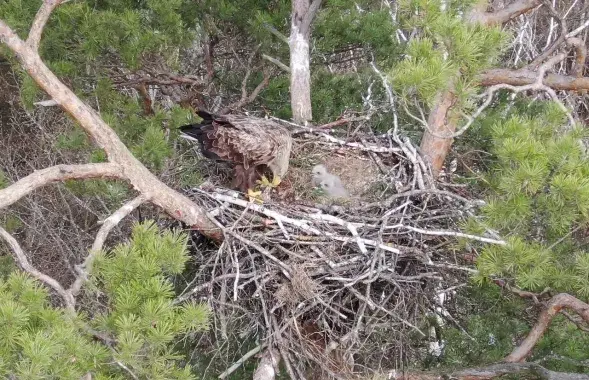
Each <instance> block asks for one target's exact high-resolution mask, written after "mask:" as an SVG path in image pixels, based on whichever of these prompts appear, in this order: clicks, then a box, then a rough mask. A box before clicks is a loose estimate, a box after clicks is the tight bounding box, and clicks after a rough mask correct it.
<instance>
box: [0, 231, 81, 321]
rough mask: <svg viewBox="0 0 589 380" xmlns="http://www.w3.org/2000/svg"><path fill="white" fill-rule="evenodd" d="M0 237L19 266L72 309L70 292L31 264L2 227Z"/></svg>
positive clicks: (72, 301)
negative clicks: (50, 289)
mask: <svg viewBox="0 0 589 380" xmlns="http://www.w3.org/2000/svg"><path fill="white" fill-rule="evenodd" d="M0 237H2V238H3V239H4V240H5V241H6V243H7V244H8V246H9V247H10V249H12V252H13V253H14V258H15V261H16V262H17V264H18V265H19V266H20V267H21V269H22V270H24V271H25V272H27V273H29V274H30V275H31V276H33V277H34V278H36V279H37V280H39V281H41V282H43V283H45V284H46V285H48V286H49V287H50V288H52V289H53V290H55V292H56V293H57V294H59V296H60V297H61V298H62V299H63V301H64V302H65V305H66V308H67V309H68V310H70V311H73V310H74V306H75V304H76V303H75V300H74V297H72V295H71V293H70V292H68V291H67V290H65V289H64V288H63V286H61V284H60V283H59V282H57V281H56V280H55V279H54V278H53V277H50V276H47V275H46V274H44V273H41V272H39V271H38V270H37V269H36V268H35V267H34V266H32V265H31V263H30V262H29V259H28V258H27V255H26V254H25V252H24V251H23V249H22V248H21V246H20V244H18V242H17V241H16V239H15V238H14V237H13V236H12V235H11V234H9V233H8V232H7V231H6V230H5V229H4V228H2V227H0Z"/></svg>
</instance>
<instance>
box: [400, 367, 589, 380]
mask: <svg viewBox="0 0 589 380" xmlns="http://www.w3.org/2000/svg"><path fill="white" fill-rule="evenodd" d="M523 373H529V374H533V375H536V377H535V378H538V379H543V380H589V375H585V374H580V373H564V372H555V371H550V370H548V369H546V368H544V367H542V366H541V365H539V364H536V363H500V364H493V365H490V366H487V367H481V368H469V369H465V370H462V371H458V372H454V373H451V374H432V373H419V372H415V373H404V374H398V375H397V374H393V375H392V376H391V377H389V379H395V380H447V379H454V380H488V379H495V378H498V377H501V376H505V375H515V374H523Z"/></svg>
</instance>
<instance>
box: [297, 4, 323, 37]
mask: <svg viewBox="0 0 589 380" xmlns="http://www.w3.org/2000/svg"><path fill="white" fill-rule="evenodd" d="M319 7H321V0H311V4H309V9H308V10H307V13H305V16H304V17H303V21H302V22H301V26H300V32H301V33H302V34H304V35H309V32H310V31H311V23H313V19H314V18H315V16H316V15H317V12H318V11H319Z"/></svg>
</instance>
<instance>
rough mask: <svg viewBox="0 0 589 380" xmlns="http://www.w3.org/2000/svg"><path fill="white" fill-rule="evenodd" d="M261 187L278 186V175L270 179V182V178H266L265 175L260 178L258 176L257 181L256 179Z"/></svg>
mask: <svg viewBox="0 0 589 380" xmlns="http://www.w3.org/2000/svg"><path fill="white" fill-rule="evenodd" d="M256 182H257V183H258V184H259V185H260V186H261V187H262V188H268V187H269V188H274V187H278V185H280V182H281V180H280V177H279V176H275V177H274V178H273V179H272V182H270V180H268V178H267V177H266V176H264V175H263V176H262V178H260V179H259V180H258V181H256Z"/></svg>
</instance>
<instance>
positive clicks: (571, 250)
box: [469, 104, 589, 299]
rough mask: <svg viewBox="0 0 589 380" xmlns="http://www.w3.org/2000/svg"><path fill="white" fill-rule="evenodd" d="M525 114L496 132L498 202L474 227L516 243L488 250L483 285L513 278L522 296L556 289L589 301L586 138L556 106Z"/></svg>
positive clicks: (498, 125)
mask: <svg viewBox="0 0 589 380" xmlns="http://www.w3.org/2000/svg"><path fill="white" fill-rule="evenodd" d="M518 111H520V112H517V113H514V114H513V116H511V117H509V118H508V119H506V120H502V121H497V122H495V123H494V124H493V126H492V127H491V128H490V130H489V137H490V138H491V141H492V144H491V146H492V153H493V154H494V156H495V158H496V160H495V163H494V165H493V166H492V168H491V170H490V174H489V176H488V182H489V183H490V185H491V189H490V190H491V191H490V194H491V195H490V199H489V201H488V204H487V206H485V208H484V210H483V215H482V216H481V217H480V219H479V220H478V221H477V222H476V223H473V221H471V223H469V226H470V227H469V228H470V229H471V230H472V231H476V230H478V231H479V232H480V231H484V230H485V229H486V228H487V229H492V230H496V231H499V232H500V234H501V235H502V236H507V237H508V243H509V244H508V245H507V246H506V247H502V246H497V245H488V246H485V247H484V248H483V250H482V252H481V254H480V257H479V258H478V260H477V266H478V269H479V270H480V276H479V277H478V278H477V280H478V281H484V280H485V279H488V278H496V277H500V278H507V279H512V280H513V282H514V285H515V286H517V287H519V288H522V289H527V290H531V291H541V290H542V289H544V288H546V287H549V288H551V289H554V290H555V291H562V292H570V293H573V294H575V295H577V296H578V297H581V298H584V299H588V298H589V276H588V273H589V271H588V270H589V254H588V252H587V250H586V247H587V227H588V222H589V162H588V161H587V159H586V154H585V148H584V146H583V144H582V143H581V141H582V139H583V138H585V137H586V136H585V135H586V131H584V130H582V129H580V128H573V129H568V130H566V129H563V125H565V122H566V119H565V118H564V116H563V115H562V112H561V111H560V110H559V109H558V108H557V107H556V106H555V105H552V104H545V105H544V106H543V107H542V108H539V107H534V109H533V110H530V111H528V113H526V112H525V108H523V107H522V108H519V109H518Z"/></svg>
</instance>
